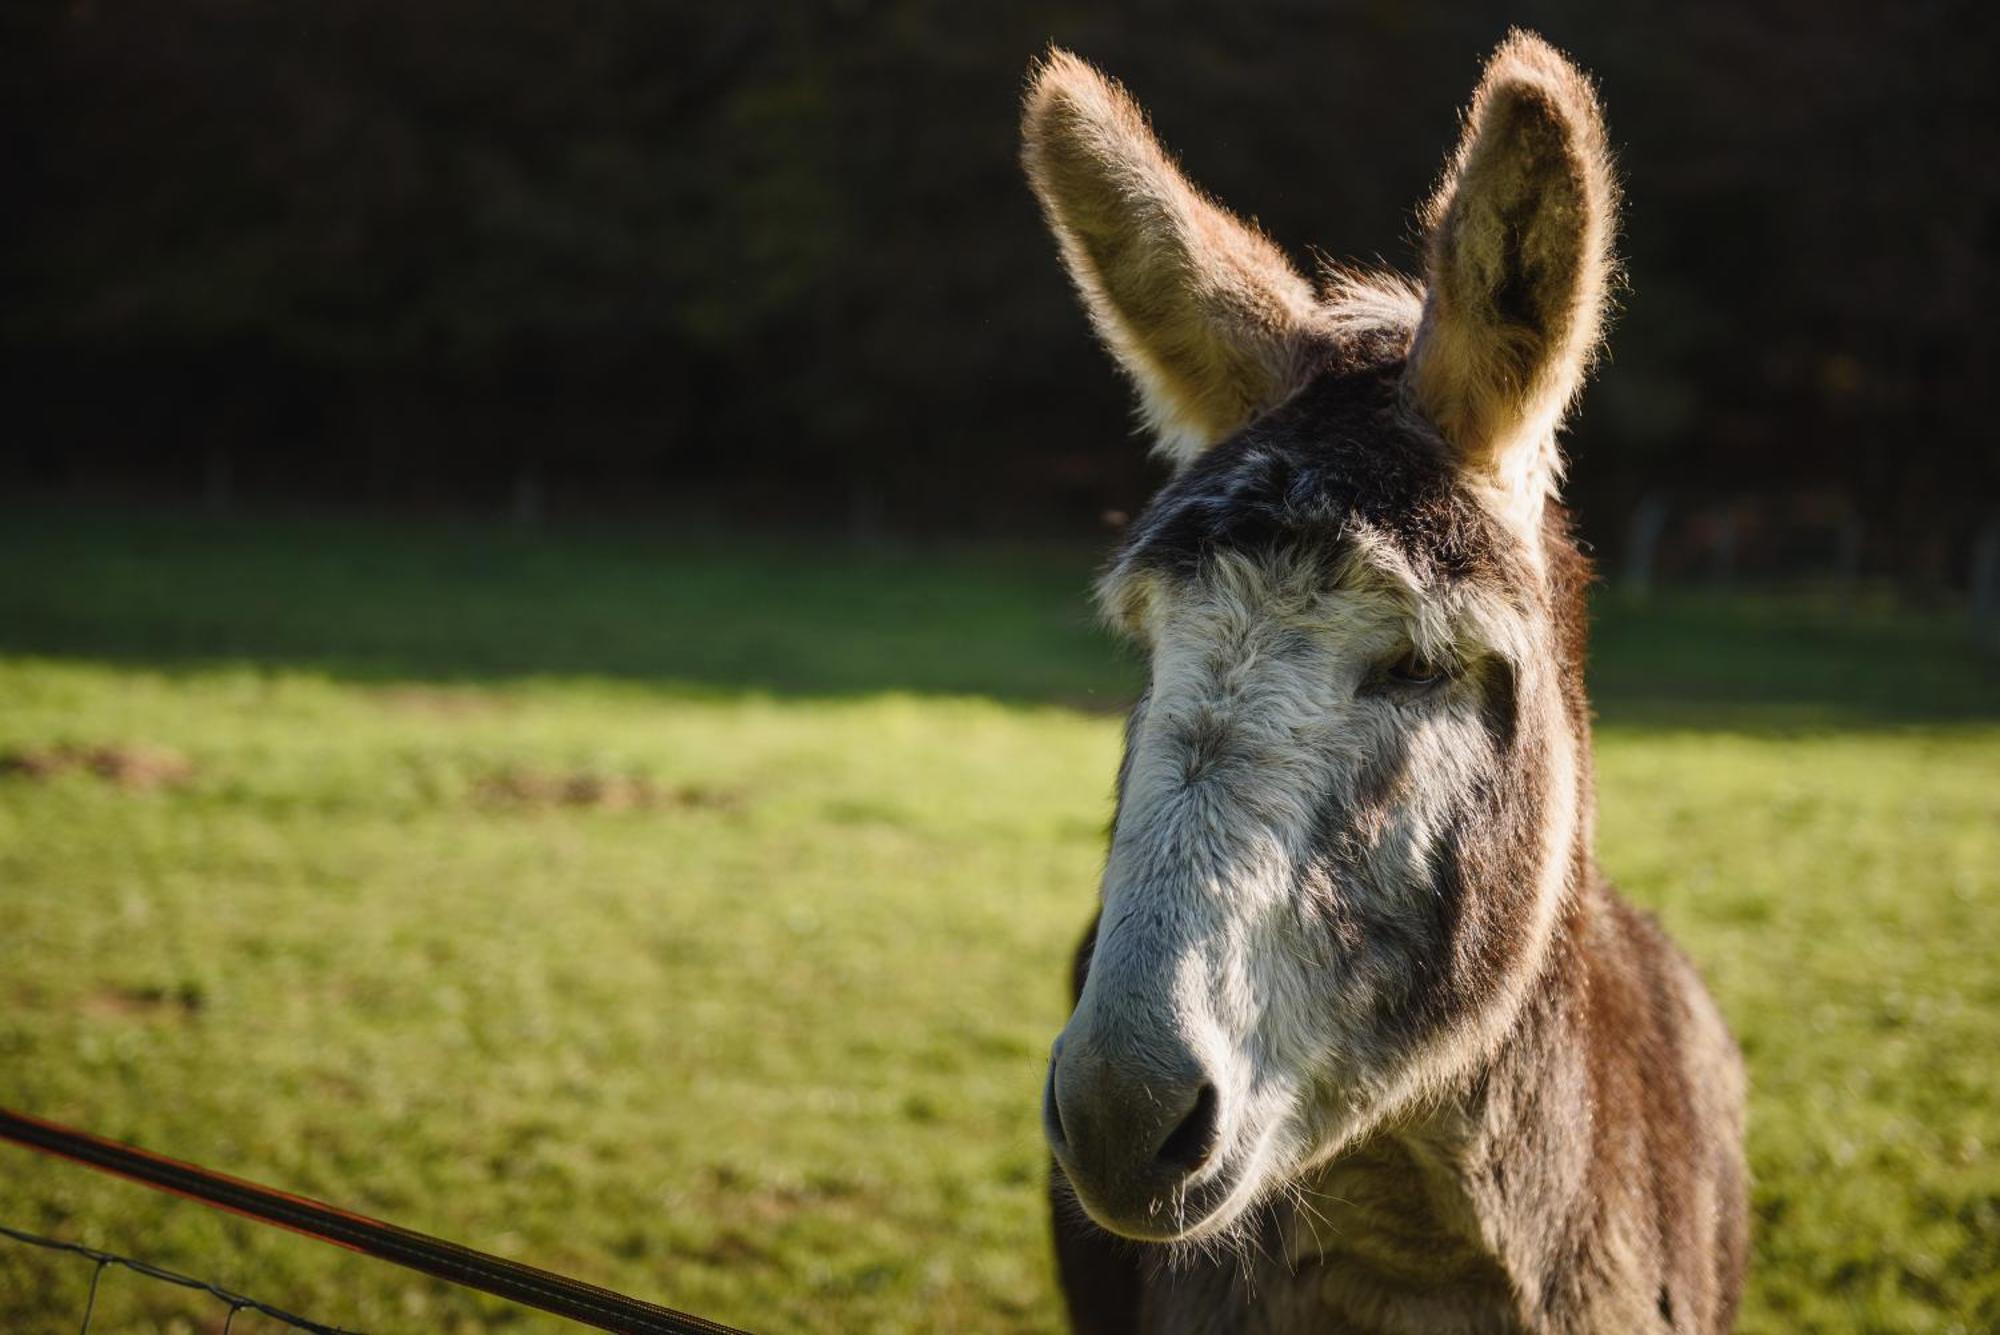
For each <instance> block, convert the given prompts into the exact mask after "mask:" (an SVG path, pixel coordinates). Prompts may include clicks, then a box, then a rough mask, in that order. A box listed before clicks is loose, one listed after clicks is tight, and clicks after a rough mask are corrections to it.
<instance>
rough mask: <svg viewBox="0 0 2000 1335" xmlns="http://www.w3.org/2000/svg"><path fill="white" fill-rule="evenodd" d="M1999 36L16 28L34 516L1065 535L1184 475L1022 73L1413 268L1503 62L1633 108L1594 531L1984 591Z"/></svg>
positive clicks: (756, 13) (1676, 27)
mask: <svg viewBox="0 0 2000 1335" xmlns="http://www.w3.org/2000/svg"><path fill="white" fill-rule="evenodd" d="M1993 14H1994V10H1993V9H1992V7H1991V6H1988V5H1984V4H1978V3H1971V2H1965V3H1954V2H1948V0H1934V2H1925V0H1918V2H1916V3H1907V4H1895V5H1889V4H1882V5H1873V4H1847V3H1836V4H1824V3H1774V4H1759V5H1747V6H1746V5H1743V4H1740V3H1735V2H1734V0H1692V2H1690V3H1680V4H1674V5H1670V6H1669V5H1649V4H1640V5H1630V6H1627V5H1604V4H1586V3H1580V2H1579V3H1540V4H1524V5H1521V6H1519V7H1518V8H1516V9H1514V10H1512V11H1511V12H1504V13H1503V12H1500V11H1495V10H1493V9H1490V8H1489V7H1487V6H1484V5H1479V4H1475V3H1471V2H1470V0H1440V2H1436V3H1427V4H1389V3H1306V2H1305V0H1258V2H1257V3H1240V4H1230V5H1218V4H1195V3H1191V0H1145V2H1143V3H1129V4H1123V5H1119V6H1116V7H1115V8H1114V7H1112V6H1108V5H1107V6H1095V7H1093V6H1082V5H1070V4H1056V3H1034V2H1032V0H1008V2H1007V3H993V4H958V3H950V2H948V0H887V2H885V3H868V2H867V0H821V2H820V3H813V4H788V5H770V6H752V5H719V4H718V5H691V4H668V3H646V2H642V0H592V2H591V3H588V4H585V5H551V4H547V3H544V2H543V0H422V2H421V3H413V2H412V0H289V2H286V3H255V4H253V3H245V2H243V0H149V2H148V3H145V4H135V5H110V4H105V3H101V2H97V0H76V2H74V3H68V4H63V5H50V6H45V7H41V8H36V9H30V10H24V9H20V8H14V9H10V11H9V15H8V17H6V18H5V19H4V20H0V22H4V24H5V30H4V32H0V48H3V49H4V51H5V55H4V57H0V60H4V71H3V72H4V80H5V89H4V92H5V97H6V101H7V104H8V106H7V116H6V121H5V126H4V129H0V135H4V141H0V150H4V164H5V172H6V176H7V178H8V179H7V180H6V181H5V182H4V193H5V197H6V199H7V201H8V203H7V206H6V209H5V211H4V215H0V217H3V218H4V221H0V227H4V229H5V237H4V252H0V281H4V284H5V295H4V305H0V345H3V346H4V349H5V361H4V383H0V389H4V392H5V393H6V395H7V399H8V403H9V409H10V411H9V413H8V419H9V423H10V425H9V427H8V429H7V432H6V434H7V437H8V442H7V445H6V447H5V449H4V454H0V458H4V463H0V478H4V479H7V480H9V481H11V482H13V483H14V484H16V485H25V486H30V487H34V488H39V489H61V490H84V491H90V490H105V489H112V490H123V491H134V490H138V491H146V492H153V493H169V494H171V493H176V492H180V493H187V494H201V493H205V494H206V495H207V496H208V497H209V499H210V500H211V502H212V503H215V504H218V505H224V504H233V505H246V504H250V503H252V502H254V501H260V500H264V499H272V498H289V499H293V500H297V499H304V500H310V501H313V502H316V503H327V502H331V503H337V504H343V505H347V504H358V505H373V506H386V505H395V506H405V505H411V504H440V503H442V504H448V505H452V506H479V507H499V506H512V507H514V508H516V509H517V510H519V511H520V512H521V513H523V514H524V515H529V516H532V515H534V514H536V513H538V512H541V511H543V510H545V509H547V508H549V507H556V508H559V509H561V510H563V511H566V512H579V511H583V512H588V511H592V510H611V509H630V508H638V509H644V510H650V511H656V512H658V513H661V514H663V515H674V516H687V515H693V514H701V515H706V516H711V517H718V518H722V519H728V520H738V521H743V520H749V521H758V522H786V523H800V522H808V523H817V524H822V525H834V526H847V527H852V528H855V529H858V530H862V531H875V530H889V531H900V532H910V533H937V532H948V531H963V530H972V531H979V532H989V533H990V532H996V531H1005V532H1025V531H1034V532H1044V533H1046V532H1062V531H1083V530H1086V529H1088V528H1089V527H1091V526H1092V525H1094V524H1096V523H1097V522H1098V521H1099V517H1100V515H1102V514H1103V513H1104V512H1105V511H1107V510H1113V511H1115V510H1130V509H1131V508H1132V507H1133V506H1134V505H1136V504H1137V503H1138V502H1140V501H1141V500H1142V499H1143V496H1144V494H1145V491H1146V489H1147V488H1148V487H1149V486H1150V485H1151V483H1152V481H1153V479H1154V474H1153V473H1152V471H1151V469H1150V466H1149V465H1147V464H1146V463H1145V462H1144V459H1143V454H1142V450H1141V448H1140V447H1139V445H1138V444H1137V443H1136V442H1135V441H1134V440H1133V439H1132V437H1131V422H1130V417H1129V413H1128V406H1127V399H1126V395H1125V391H1124V387H1123V386H1122V385H1120V384H1119V383H1117V381H1116V379H1115V377H1114V376H1113V374H1112V373H1111V371H1110V369H1109V366H1108V363H1107V362H1106V360H1105V358H1104V357H1103V356H1102V355H1101V354H1100V353H1099V352H1097V351H1096V350H1095V349H1094V348H1093V347H1092V346H1091V344H1090V339H1089V335H1088V332H1087V329H1086V327H1085V324H1084V321H1083V318H1082V316H1081V314H1080V313H1079V312H1078V311H1077V310H1076V308H1075V306H1074V304H1073V302H1072V301H1071V300H1070V298H1069V295H1068V293H1067V292H1066V291H1065V290H1064V282H1063V279H1062V277H1061V275H1060V273H1059V271H1058V268H1057V265H1056V261H1055V257H1054V254H1053V251H1052V248H1051V246H1050V245H1049V243H1048V241H1047V240H1046V238H1045V236H1044V235H1043V232H1042V230H1041V226H1040V223H1039V220H1038V219H1037V218H1036V216H1035V213H1034V209H1033V207H1032V204H1031V202H1030V200H1029V197H1028V195H1027V192H1026V190H1025V188H1024V187H1023V186H1022V184H1021V182H1020V179H1019V174H1018V171H1017V168H1016V165H1015V161H1014V154H1015V103H1016V98H1017V96H1018V91H1019V88H1020V85H1021V79H1022V75H1023V71H1024V69H1025V67H1026V65H1027V62H1028V60H1029V59H1030V57H1031V56H1032V55H1033V54H1034V53H1035V52H1036V51H1038V50H1039V49H1041V47H1042V46H1043V45H1044V44H1045V43H1046V42H1048V41H1049V40H1052V39H1053V40H1055V41H1058V42H1061V43H1063V44H1066V45H1069V46H1071V47H1073V48H1075V49H1076V50H1078V51H1079V52H1080V53H1082V54H1083V55H1085V56H1086V57H1088V58H1090V59H1092V60H1094V61H1097V62H1098V63H1100V64H1101V65H1103V66H1104V67H1105V68H1107V69H1108V70H1109V71H1111V72H1113V73H1115V74H1116V75H1118V76H1119V77H1121V78H1122V79H1124V80H1125V81H1126V82H1127V83H1128V84H1129V85H1130V87H1131V88H1132V90H1133V91H1134V93H1135V94H1136V95H1137V96H1138V97H1139V98H1140V100H1141V101H1142V102H1144V103H1145V104H1146V105H1147V106H1149V107H1150V108H1151V110H1152V111H1153V113H1154V115H1155V117H1156V120H1157V124H1158V127H1159V129H1160V131H1161V133H1162V135H1163V137H1164V138H1165V139H1166V140H1167V141H1168V143H1169V144H1171V145H1172V146H1174V147H1175V148H1176V149H1177V151H1178V152H1179V153H1180V154H1181V155H1182V157H1183V159H1184V161H1185V164H1186V165H1187V167H1188V169H1189V171H1190V173H1191V174H1192V175H1193V176H1194V177H1195V178H1196V179H1197V180H1198V181H1200V182H1201V183H1202V184H1203V185H1205V186H1206V187H1207V188H1208V189H1210V190H1211V191H1213V192H1214V193H1216V194H1217V195H1219V196H1221V197H1222V198H1223V199H1225V200H1226V201H1228V202H1229V203H1231V204H1232V205H1233V206H1234V207H1236V208H1238V209H1240V210H1242V211H1244V212H1246V213H1250V214H1254V215H1255V216H1257V217H1258V218H1259V219H1260V220H1261V222H1262V223H1263V224H1264V225H1265V226H1266V227H1267V228H1268V229H1269V230H1270V231H1271V232H1272V234H1273V235H1274V236H1275V237H1276V238H1277V239H1278V240H1279V241H1280V242H1281V243H1282V244H1283V245H1285V246H1286V247H1287V248H1288V249H1289V250H1290V251H1291V252H1292V253H1293V254H1294V255H1295V256H1297V257H1299V258H1300V259H1301V260H1302V262H1309V258H1310V255H1311V254H1312V253H1313V252H1315V251H1316V252H1319V253H1321V254H1324V255H1326V256H1329V257H1334V258H1341V259H1359V260H1362V261H1365V262H1373V261H1375V260H1377V259H1378V258H1379V259H1380V260H1382V261H1384V262H1386V263H1389V264H1393V265H1397V266H1399V267H1407V266H1408V265H1410V264H1411V263H1412V262H1413V258H1414V246H1413V244H1412V242H1413V237H1412V234H1411V230H1412V221H1411V219H1412V216H1413V210H1414V206H1415V205H1416V203H1417V202H1418V201H1419V200H1420V199H1421V198H1422V197H1423V196H1424V195H1425V194H1426V193H1427V191H1428V190H1429V188H1430V186H1431V184H1432V182H1433V179H1434V176H1435V173H1436V172H1437V170H1438V167H1439V165H1440V163H1441V161H1442V159H1443V156H1444V154H1445V153H1446V151H1447V150H1448V148H1449V147H1450V144H1451V142H1452V138H1453V134H1454V131H1455V126H1456V115H1457V111H1458V108H1459V107H1460V106H1461V104H1462V103H1463V101H1464V99H1465V98H1466V96H1467V94H1468V93H1469V91H1470V89H1471V86H1472V83H1473V81H1474V80H1475V78H1476V76H1477V71H1478V65H1479V61H1480V59H1481V57H1482V56H1483V55H1484V53H1485V52H1486V51H1488V50H1489V49H1490V48H1491V47H1492V45H1493V43H1494V42H1495V41H1496V40H1497V39H1498V38H1499V37H1500V36H1501V34H1502V32H1503V31H1504V30H1505V27H1506V26H1507V24H1508V23H1510V22H1517V23H1521V24H1525V25H1528V26H1532V27H1535V28H1537V29H1538V30H1540V31H1542V32H1543V33H1544V34H1545V35H1546V36H1548V37H1549V38H1550V39H1551V40H1553V41H1555V42H1556V43H1557V44H1558V45H1560V46H1562V47H1564V48H1565V49H1567V50H1568V51H1570V52H1571V53H1572V54H1573V55H1574V56H1575V57H1576V58H1577V59H1578V60H1579V62H1580V63H1582V64H1583V65H1585V66H1586V67H1587V68H1589V69H1590V70H1592V71H1593V72H1594V73H1595V74H1596V75H1597V76H1598V77H1599V79H1600V80H1601V83H1602V86H1603V92H1604V95H1605V98H1606V101H1607V103H1608V106H1609V109H1610V114H1611V126H1612V133H1613V137H1614V142H1615V143H1616V145H1617V147H1618V150H1619V153H1620V159H1621V163H1622V166H1623V170H1624V174H1625V178H1626V185H1627V201H1628V211H1627V219H1626V226H1625V239H1624V252H1625V254H1626V256H1627V259H1628V262H1629V274H1630V284H1629V289H1628V291H1627V293H1626V296H1625V302H1624V305H1625V309H1624V311H1623V313H1622V315H1621V317H1620V318H1619V320H1618V322H1617V324H1616V326H1615V329H1614V333H1613V344H1612V349H1613V356H1612V358H1611V359H1610V360H1609V361H1608V362H1607V363H1606V365H1605V366H1604V367H1603V369H1602V371H1601V373H1600V375H1599V377H1598V379H1597V381H1596V382H1595V384H1594V385H1593V387H1592V388H1591V390H1590V391H1589V393H1588V396H1587V398H1586V401H1585V404H1584V408H1583V411H1582V414H1581V416H1580V419H1579V421H1578V424H1577V427H1576V429H1575V431H1574V432H1573V436H1572V452H1573V457H1574V460H1575V463H1574V471H1573V484H1572V495H1573V497H1574V498H1575V499H1576V501H1577V502H1578V503H1579V505H1580V508H1581V509H1582V510H1583V512H1584V514H1585V516H1586V522H1587V523H1588V524H1589V525H1590V526H1591V531H1592V532H1593V534H1594V535H1595V536H1597V537H1598V538H1599V539H1600V540H1601V544H1602V545H1606V546H1610V547H1612V548H1614V549H1615V548H1616V546H1617V544H1618V543H1619V541H1620V540H1621V538H1622V535H1623V525H1624V524H1625V522H1626V517H1627V516H1628V515H1630V514H1631V513H1632V512H1633V508H1634V507H1635V506H1636V505H1638V504H1639V503H1640V502H1641V501H1642V500H1643V499H1644V498H1647V497H1652V498H1654V500H1655V503H1656V504H1664V505H1667V506H1670V507H1671V509H1672V512H1673V513H1674V514H1676V515H1677V516H1679V517H1680V521H1681V528H1680V529H1677V530H1675V531H1676V532H1678V533H1679V534H1680V541H1681V542H1682V543H1683V545H1684V546H1687V547H1688V550H1689V551H1693V550H1694V547H1695V546H1698V545H1699V543H1698V539H1699V536H1700V533H1699V528H1700V525H1701V524H1702V523H1708V524H1710V525H1711V526H1712V525H1713V524H1714V523H1717V522H1722V523H1726V524H1729V525H1733V526H1735V527H1733V528H1732V532H1736V533H1738V534H1740V535H1741V536H1742V537H1743V541H1744V543H1745V544H1746V545H1747V547H1748V548H1750V549H1757V548H1758V544H1760V543H1761V544H1762V547H1763V549H1767V550H1764V555H1765V556H1766V557H1768V558H1770V559H1774V560H1776V559H1780V558H1782V555H1783V553H1782V552H1781V551H1778V550H1777V549H1779V548H1782V547H1784V546H1785V545H1786V544H1792V545H1797V544H1801V543H1803V544H1806V545H1807V546H1810V545H1812V544H1814V543H1821V542H1825V543H1838V542H1840V541H1846V542H1848V543H1849V544H1850V545H1851V546H1853V548H1854V550H1853V551H1851V552H1850V553H1849V559H1850V560H1854V561H1858V562H1859V563H1861V564H1862V565H1863V566H1865V567H1866V568H1867V569H1869V570H1871V571H1876V572H1880V573H1884V574H1892V575H1894V576H1896V577H1897V578H1899V579H1901V580H1904V581H1906V582H1909V583H1934V582H1936V581H1938V580H1940V579H1952V580H1957V579H1962V577H1963V575H1962V572H1963V570H1964V568H1965V557H1966V553H1967V551H1968V549H1969V547H1970V546H1971V544H1972V542H1973V535H1974V534H1975V532H1976V531H1977V530H1978V528H1979V526H1980V524H1981V523H1982V522H1984V521H1985V520H1986V518H1987V516H1988V514H1989V511H1990V508H1991V506H1992V505H1993V504H1994V497H1995V494H1996V482H2000V451H1996V448H1995V441H1994V432H1993V427H1992V422H1993V419H1994V414H1993V411H1992V407H1991V404H1990V402H1989V394H1988V390H1987V376H1988V371H1989V368H1990V367H1992V365H1993V364H1994V360H1995V358H1994V352H1995V336H1994V327H1995V322H1994V320H1993V318H1992V314H1991V312H1992V311H1993V310H1994V309H1995V306H1996V299H2000V293H1996V291H1995V287H1996V283H1995V264H1996V251H1997V250H2000V130H1997V129H1996V124H1997V123H2000V118H1996V116H1995V110H1996V108H1995V101H1996V98H1995V93H1994V91H1993V89H1994V86H1995V82H1996V80H1995V55H1996V43H1995V41H1994V38H1995V35H1996V34H1995V30H1996V23H1995V20H1994V17H1993ZM1717 516H1721V518H1720V519H1718V518H1717ZM1842 535H1845V536H1844V537H1843V536H1842ZM1733 541H1734V540H1732V543H1733ZM1690 544H1692V545H1690ZM1686 559H1689V560H1692V559H1693V557H1692V556H1689V557H1687V558H1686Z"/></svg>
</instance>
